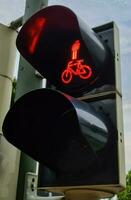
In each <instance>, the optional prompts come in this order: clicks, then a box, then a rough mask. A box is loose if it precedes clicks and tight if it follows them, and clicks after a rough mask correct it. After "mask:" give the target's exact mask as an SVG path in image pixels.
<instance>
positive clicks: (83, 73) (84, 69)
mask: <svg viewBox="0 0 131 200" xmlns="http://www.w3.org/2000/svg"><path fill="white" fill-rule="evenodd" d="M91 75H92V70H91V68H90V67H89V66H88V65H82V66H81V67H80V69H79V76H80V78H82V79H88V78H90V77H91Z"/></svg>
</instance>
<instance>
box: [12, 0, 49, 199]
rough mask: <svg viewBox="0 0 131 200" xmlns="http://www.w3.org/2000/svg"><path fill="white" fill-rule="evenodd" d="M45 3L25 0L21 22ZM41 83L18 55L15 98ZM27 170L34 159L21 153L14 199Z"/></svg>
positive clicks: (19, 193) (44, 0)
mask: <svg viewBox="0 0 131 200" xmlns="http://www.w3.org/2000/svg"><path fill="white" fill-rule="evenodd" d="M47 4H48V0H26V7H25V15H24V17H23V23H24V22H25V21H26V20H27V19H28V18H30V17H31V16H32V15H33V14H34V13H35V12H37V11H38V10H40V9H42V8H43V7H45V6H47ZM42 83H43V81H42V78H40V77H38V76H36V75H35V70H34V69H33V67H32V66H30V64H29V63H28V62H27V61H26V60H25V59H24V58H23V57H20V63H19V72H18V81H17V88H16V99H18V98H19V97H21V96H22V95H23V94H25V93H27V92H29V91H31V90H35V89H38V88H41V87H42ZM18 134H19V133H18ZM25 139H26V138H25ZM27 172H36V161H34V160H33V159H31V158H30V157H28V156H27V155H25V154H24V153H21V156H20V167H19V176H18V185H17V196H16V200H23V194H24V181H25V174H26V173H27Z"/></svg>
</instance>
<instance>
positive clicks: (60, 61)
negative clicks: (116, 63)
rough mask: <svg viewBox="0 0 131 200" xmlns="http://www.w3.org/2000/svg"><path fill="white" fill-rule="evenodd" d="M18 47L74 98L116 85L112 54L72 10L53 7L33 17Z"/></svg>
mask: <svg viewBox="0 0 131 200" xmlns="http://www.w3.org/2000/svg"><path fill="white" fill-rule="evenodd" d="M58 19H59V20H58ZM16 44H17V48H18V50H19V51H20V53H21V54H22V55H23V57H24V58H25V59H26V60H27V61H28V62H29V63H30V64H31V65H32V66H33V67H35V69H37V70H38V71H39V72H40V73H41V74H42V75H43V76H44V77H45V78H47V80H48V81H49V82H50V83H51V84H53V85H55V87H56V88H57V89H59V90H61V91H63V92H66V93H68V94H70V95H73V96H80V94H81V95H82V93H85V91H86V92H88V91H91V90H93V89H94V88H98V87H100V86H102V85H103V84H105V85H113V84H114V77H112V78H110V76H109V74H111V76H113V75H114V73H112V70H113V56H112V52H111V51H110V49H109V48H108V46H107V45H106V42H105V41H104V40H103V39H102V38H100V37H99V35H97V34H96V33H95V32H94V31H93V30H91V29H89V27H88V26H87V25H86V24H84V23H83V22H82V21H81V20H80V19H79V18H78V17H77V16H76V14H75V13H74V12H73V11H72V10H70V9H69V8H66V7H64V6H50V7H47V8H45V9H43V10H41V11H39V12H38V13H36V14H35V15H33V16H32V17H31V18H30V19H29V20H28V21H27V22H26V24H25V25H24V26H23V27H22V29H21V31H20V33H19V35H18V38H17V41H16Z"/></svg>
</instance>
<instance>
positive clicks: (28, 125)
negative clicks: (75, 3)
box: [3, 6, 125, 198]
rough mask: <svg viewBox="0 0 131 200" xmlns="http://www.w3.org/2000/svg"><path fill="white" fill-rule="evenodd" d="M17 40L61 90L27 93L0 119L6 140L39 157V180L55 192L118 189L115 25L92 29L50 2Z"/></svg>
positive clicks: (119, 136) (121, 164) (120, 136)
mask: <svg viewBox="0 0 131 200" xmlns="http://www.w3.org/2000/svg"><path fill="white" fill-rule="evenodd" d="M16 43H17V48H18V50H19V51H20V53H21V54H22V55H23V57H24V58H25V59H26V60H27V61H28V62H29V63H30V64H32V66H33V67H34V68H35V69H36V70H38V71H39V72H40V73H41V74H42V75H43V76H44V77H45V78H47V80H48V81H49V82H50V83H51V84H52V85H53V86H55V87H56V89H57V90H58V91H57V90H51V89H40V90H36V91H31V92H30V93H27V94H25V95H24V96H23V97H21V98H20V99H19V100H18V101H17V102H16V103H15V104H14V106H13V107H12V108H11V109H10V111H9V112H8V113H7V116H6V118H5V121H4V124H3V133H4V135H5V137H6V138H7V140H8V141H9V142H11V143H12V144H13V145H15V146H16V147H17V148H19V149H20V150H22V151H23V152H25V153H26V154H28V155H29V156H31V157H32V158H34V159H36V160H37V161H39V162H40V167H39V172H40V173H39V186H40V187H43V188H46V189H48V190H50V191H59V192H61V191H62V192H63V191H64V192H65V191H68V190H69V189H71V190H76V189H78V188H79V189H80V190H81V192H80V194H81V193H82V191H84V193H85V198H86V194H87V193H88V190H87V189H89V188H91V189H94V190H101V191H102V190H104V191H106V192H108V193H116V192H118V191H120V190H121V189H123V187H124V184H125V179H124V178H125V177H124V162H123V160H124V153H123V152H124V150H123V147H124V144H123V127H122V110H121V86H120V61H119V57H120V55H119V46H118V45H119V42H118V30H117V27H116V25H115V23H113V22H111V23H109V24H106V25H102V26H100V27H96V28H94V29H92V30H90V29H89V28H87V27H86V25H83V23H82V22H81V21H80V20H79V18H78V17H77V16H76V15H75V13H74V12H72V11H71V10H70V9H68V8H66V7H63V6H50V7H47V8H45V9H43V10H41V11H39V12H37V13H36V14H35V15H33V16H32V17H31V18H30V19H29V20H28V21H27V22H26V23H25V25H24V26H23V27H22V29H21V30H20V33H19V34H18V38H17V42H16ZM66 93H67V94H66ZM71 95H72V96H73V97H72V96H71ZM74 97H77V98H74ZM85 191H86V192H85ZM101 197H104V195H103V196H102V195H101Z"/></svg>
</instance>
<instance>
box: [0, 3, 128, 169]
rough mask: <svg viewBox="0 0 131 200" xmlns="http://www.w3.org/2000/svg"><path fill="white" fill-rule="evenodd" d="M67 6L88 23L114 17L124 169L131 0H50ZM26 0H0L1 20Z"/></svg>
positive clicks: (7, 21) (20, 10) (13, 14)
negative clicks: (120, 83) (120, 85)
mask: <svg viewBox="0 0 131 200" xmlns="http://www.w3.org/2000/svg"><path fill="white" fill-rule="evenodd" d="M52 4H59V5H65V6H68V7H70V8H71V9H72V10H73V11H74V12H75V13H76V14H77V15H78V16H80V17H81V18H82V19H83V20H84V21H85V22H86V23H87V24H88V25H89V26H90V27H95V26H99V25H102V24H105V23H108V22H110V21H115V23H116V24H117V26H118V28H119V34H120V52H121V76H122V96H123V120H124V135H125V156H126V171H128V170H129V169H131V66H130V63H131V55H130V54H131V1H130V0H110V1H109V0H49V5H52ZM24 8H25V0H0V23H3V24H5V25H8V24H10V22H12V21H13V20H15V19H17V18H19V17H21V16H23V14H24Z"/></svg>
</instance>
